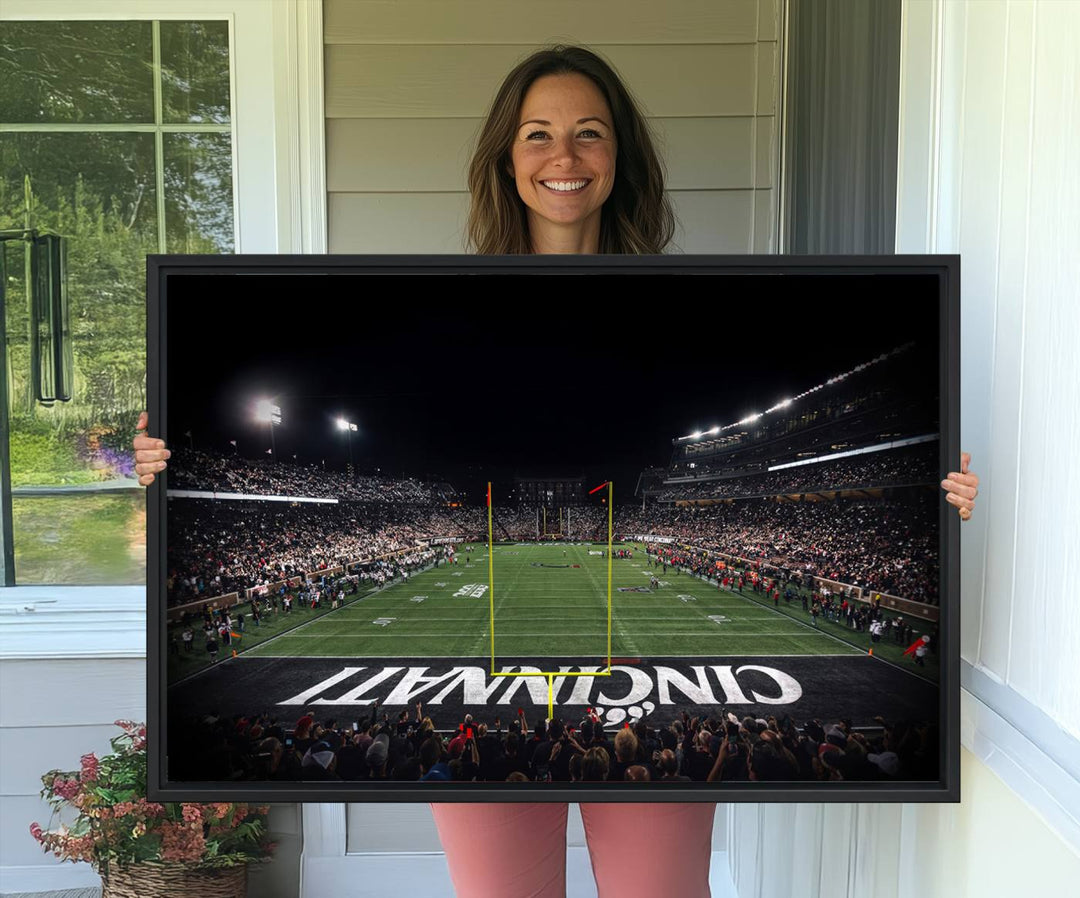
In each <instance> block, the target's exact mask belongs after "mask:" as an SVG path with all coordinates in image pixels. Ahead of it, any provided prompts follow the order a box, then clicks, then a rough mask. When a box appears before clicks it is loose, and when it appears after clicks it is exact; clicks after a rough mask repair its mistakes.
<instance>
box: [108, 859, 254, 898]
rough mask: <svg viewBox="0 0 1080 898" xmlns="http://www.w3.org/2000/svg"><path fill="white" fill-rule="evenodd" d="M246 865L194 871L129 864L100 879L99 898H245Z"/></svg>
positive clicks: (185, 868) (188, 868)
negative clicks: (124, 868)
mask: <svg viewBox="0 0 1080 898" xmlns="http://www.w3.org/2000/svg"><path fill="white" fill-rule="evenodd" d="M246 895H247V865H246V864H240V865H239V866H236V867H224V868H221V869H218V870H197V869H194V868H192V867H188V866H185V865H184V864H150V863H144V864H132V865H131V866H130V867H128V868H127V869H126V870H121V869H120V868H119V867H115V866H114V867H113V868H112V869H111V870H109V873H108V876H106V875H104V874H102V877H101V898H245V896H246Z"/></svg>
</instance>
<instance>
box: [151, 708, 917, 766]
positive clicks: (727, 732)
mask: <svg viewBox="0 0 1080 898" xmlns="http://www.w3.org/2000/svg"><path fill="white" fill-rule="evenodd" d="M875 721H876V723H877V726H876V727H874V728H873V729H871V730H868V731H866V732H862V731H858V730H856V729H855V728H854V727H853V726H852V725H851V723H850V721H837V722H835V723H822V722H821V721H820V720H810V721H806V722H804V723H803V724H802V726H801V727H799V726H796V724H795V723H794V722H793V721H792V720H791V718H790V717H788V716H786V715H785V716H783V717H782V718H780V719H777V718H776V717H769V718H767V719H764V718H755V717H751V716H747V717H743V718H741V719H739V718H737V717H736V716H735V715H734V714H731V713H725V712H724V711H722V710H721V711H716V712H713V713H702V714H700V715H699V716H696V717H691V716H690V715H689V714H688V713H687V712H685V711H683V712H682V713H681V714H680V715H679V716H677V717H675V718H674V719H672V720H670V721H668V722H667V723H664V724H660V723H657V724H654V723H652V722H651V721H648V720H639V721H637V722H635V723H633V724H632V725H631V726H626V727H623V728H622V729H619V730H617V731H616V732H615V733H614V734H611V733H609V732H607V731H606V730H605V729H604V728H603V726H602V725H601V723H600V722H599V721H598V720H597V719H596V718H595V717H594V716H589V715H587V716H586V717H585V718H584V719H582V720H581V721H580V722H579V723H577V724H575V725H570V724H568V723H566V722H564V721H562V720H560V719H558V718H556V719H552V720H550V721H548V722H546V723H545V722H544V721H543V720H541V721H538V722H537V723H536V725H535V726H534V727H532V728H530V727H529V726H528V724H527V722H526V719H525V716H524V714H523V713H522V714H519V715H518V716H517V717H515V718H513V719H512V720H510V721H509V722H507V721H502V720H500V718H499V717H497V716H496V717H493V719H491V721H490V722H479V721H478V720H477V719H476V718H474V717H473V715H471V714H465V715H464V717H463V719H461V720H455V721H453V723H452V727H451V728H450V729H449V730H442V731H440V730H437V729H436V725H435V723H434V721H433V720H432V718H431V717H430V716H427V715H425V714H424V712H423V706H422V705H421V704H420V703H417V705H416V708H415V713H414V714H410V713H409V712H408V711H405V710H402V711H401V712H400V713H399V714H397V716H396V717H395V718H394V719H391V717H390V716H389V715H388V714H386V713H383V714H382V715H381V716H380V714H379V707H378V704H376V705H375V706H373V708H372V711H371V715H370V716H369V717H367V718H366V719H363V720H358V721H355V722H352V721H348V722H344V721H340V720H337V719H325V718H323V719H322V720H319V721H317V720H316V719H315V717H314V716H313V714H311V713H305V714H304V715H303V716H301V717H300V718H299V720H297V721H296V722H295V723H294V724H292V723H288V724H286V723H282V722H280V721H278V720H276V719H274V718H272V717H270V716H268V715H261V716H260V715H248V716H235V717H231V718H227V717H219V716H218V715H217V714H215V713H212V714H210V715H209V716H206V717H204V718H201V719H194V718H193V719H188V720H183V721H180V720H178V721H176V722H174V723H173V724H172V725H171V726H170V730H169V732H170V740H171V741H170V749H169V764H170V772H171V775H172V776H173V777H174V778H175V779H177V780H180V781H184V780H210V781H217V782H226V781H227V782H236V781H248V780H258V781H280V782H297V781H315V782H325V781H334V782H337V781H352V782H416V781H426V782H447V781H459V782H460V781H464V782H474V781H475V782H503V781H506V782H556V783H565V784H573V783H596V782H619V781H633V782H662V783H684V784H686V783H705V782H732V781H735V782H738V781H747V780H753V781H810V780H814V781H827V780H849V781H850V780H856V781H889V780H934V779H937V776H938V774H937V756H938V750H937V730H936V727H934V726H931V725H928V724H923V723H919V722H912V721H895V722H892V723H887V722H886V721H885V720H884V719H883V718H881V717H877V718H875Z"/></svg>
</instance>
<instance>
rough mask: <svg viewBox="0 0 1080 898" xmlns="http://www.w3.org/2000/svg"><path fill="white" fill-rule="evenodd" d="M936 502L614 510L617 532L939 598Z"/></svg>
mask: <svg viewBox="0 0 1080 898" xmlns="http://www.w3.org/2000/svg"><path fill="white" fill-rule="evenodd" d="M937 499H938V497H937V495H936V494H935V493H932V492H931V491H929V490H925V491H918V492H915V491H912V492H910V493H909V495H907V496H906V497H905V499H904V500H866V499H837V500H834V501H822V502H762V501H755V500H746V501H741V502H732V503H726V504H719V505H709V506H681V507H671V506H666V507H664V506H654V507H650V508H648V509H647V510H646V511H644V512H642V511H641V509H640V508H636V509H632V510H629V509H628V510H627V511H625V512H623V513H621V514H619V515H617V518H616V533H618V534H620V535H628V536H630V535H634V536H645V535H650V534H653V535H658V536H665V537H676V538H677V539H679V540H682V541H685V542H686V543H688V544H690V545H692V546H695V547H698V548H701V549H708V550H713V551H715V552H720V553H725V554H728V555H733V556H736V557H739V558H747V559H752V560H756V561H757V560H760V561H762V562H765V563H768V564H773V565H776V566H780V567H784V568H788V569H793V570H798V571H800V572H802V573H803V574H804V575H806V576H810V577H824V578H826V579H828V580H837V581H840V582H843V583H848V584H851V585H852V586H860V587H864V588H869V589H871V590H874V591H878V592H885V593H889V594H892V595H898V596H903V597H904V598H910V599H913V600H915V601H918V602H926V603H936V602H937V600H938V572H939V564H938V551H937V547H938V541H937V504H936V501H937Z"/></svg>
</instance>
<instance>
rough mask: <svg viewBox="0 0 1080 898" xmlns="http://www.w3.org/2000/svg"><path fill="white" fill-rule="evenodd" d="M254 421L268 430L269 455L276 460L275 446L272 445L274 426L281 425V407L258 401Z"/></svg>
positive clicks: (264, 400)
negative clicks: (264, 425) (265, 426)
mask: <svg viewBox="0 0 1080 898" xmlns="http://www.w3.org/2000/svg"><path fill="white" fill-rule="evenodd" d="M255 420H256V421H259V422H261V423H263V424H266V425H267V426H268V427H269V428H270V455H271V456H273V457H274V458H277V446H275V445H274V425H275V424H277V425H278V426H280V425H281V406H278V405H274V403H273V401H271V400H269V399H260V400H259V401H258V402H256V403H255Z"/></svg>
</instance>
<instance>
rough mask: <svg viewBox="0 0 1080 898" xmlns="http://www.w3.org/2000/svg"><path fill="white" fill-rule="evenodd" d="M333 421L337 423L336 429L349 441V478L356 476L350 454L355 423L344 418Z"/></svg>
mask: <svg viewBox="0 0 1080 898" xmlns="http://www.w3.org/2000/svg"><path fill="white" fill-rule="evenodd" d="M334 423H335V424H336V425H337V429H338V430H340V431H341V432H342V433H343V434H345V436H346V437H348V442H349V477H350V479H351V478H353V477H355V476H356V472H355V469H354V468H353V455H352V435H353V434H354V433H356V425H355V424H353V423H352V421H346V420H345V419H344V418H335V419H334Z"/></svg>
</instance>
